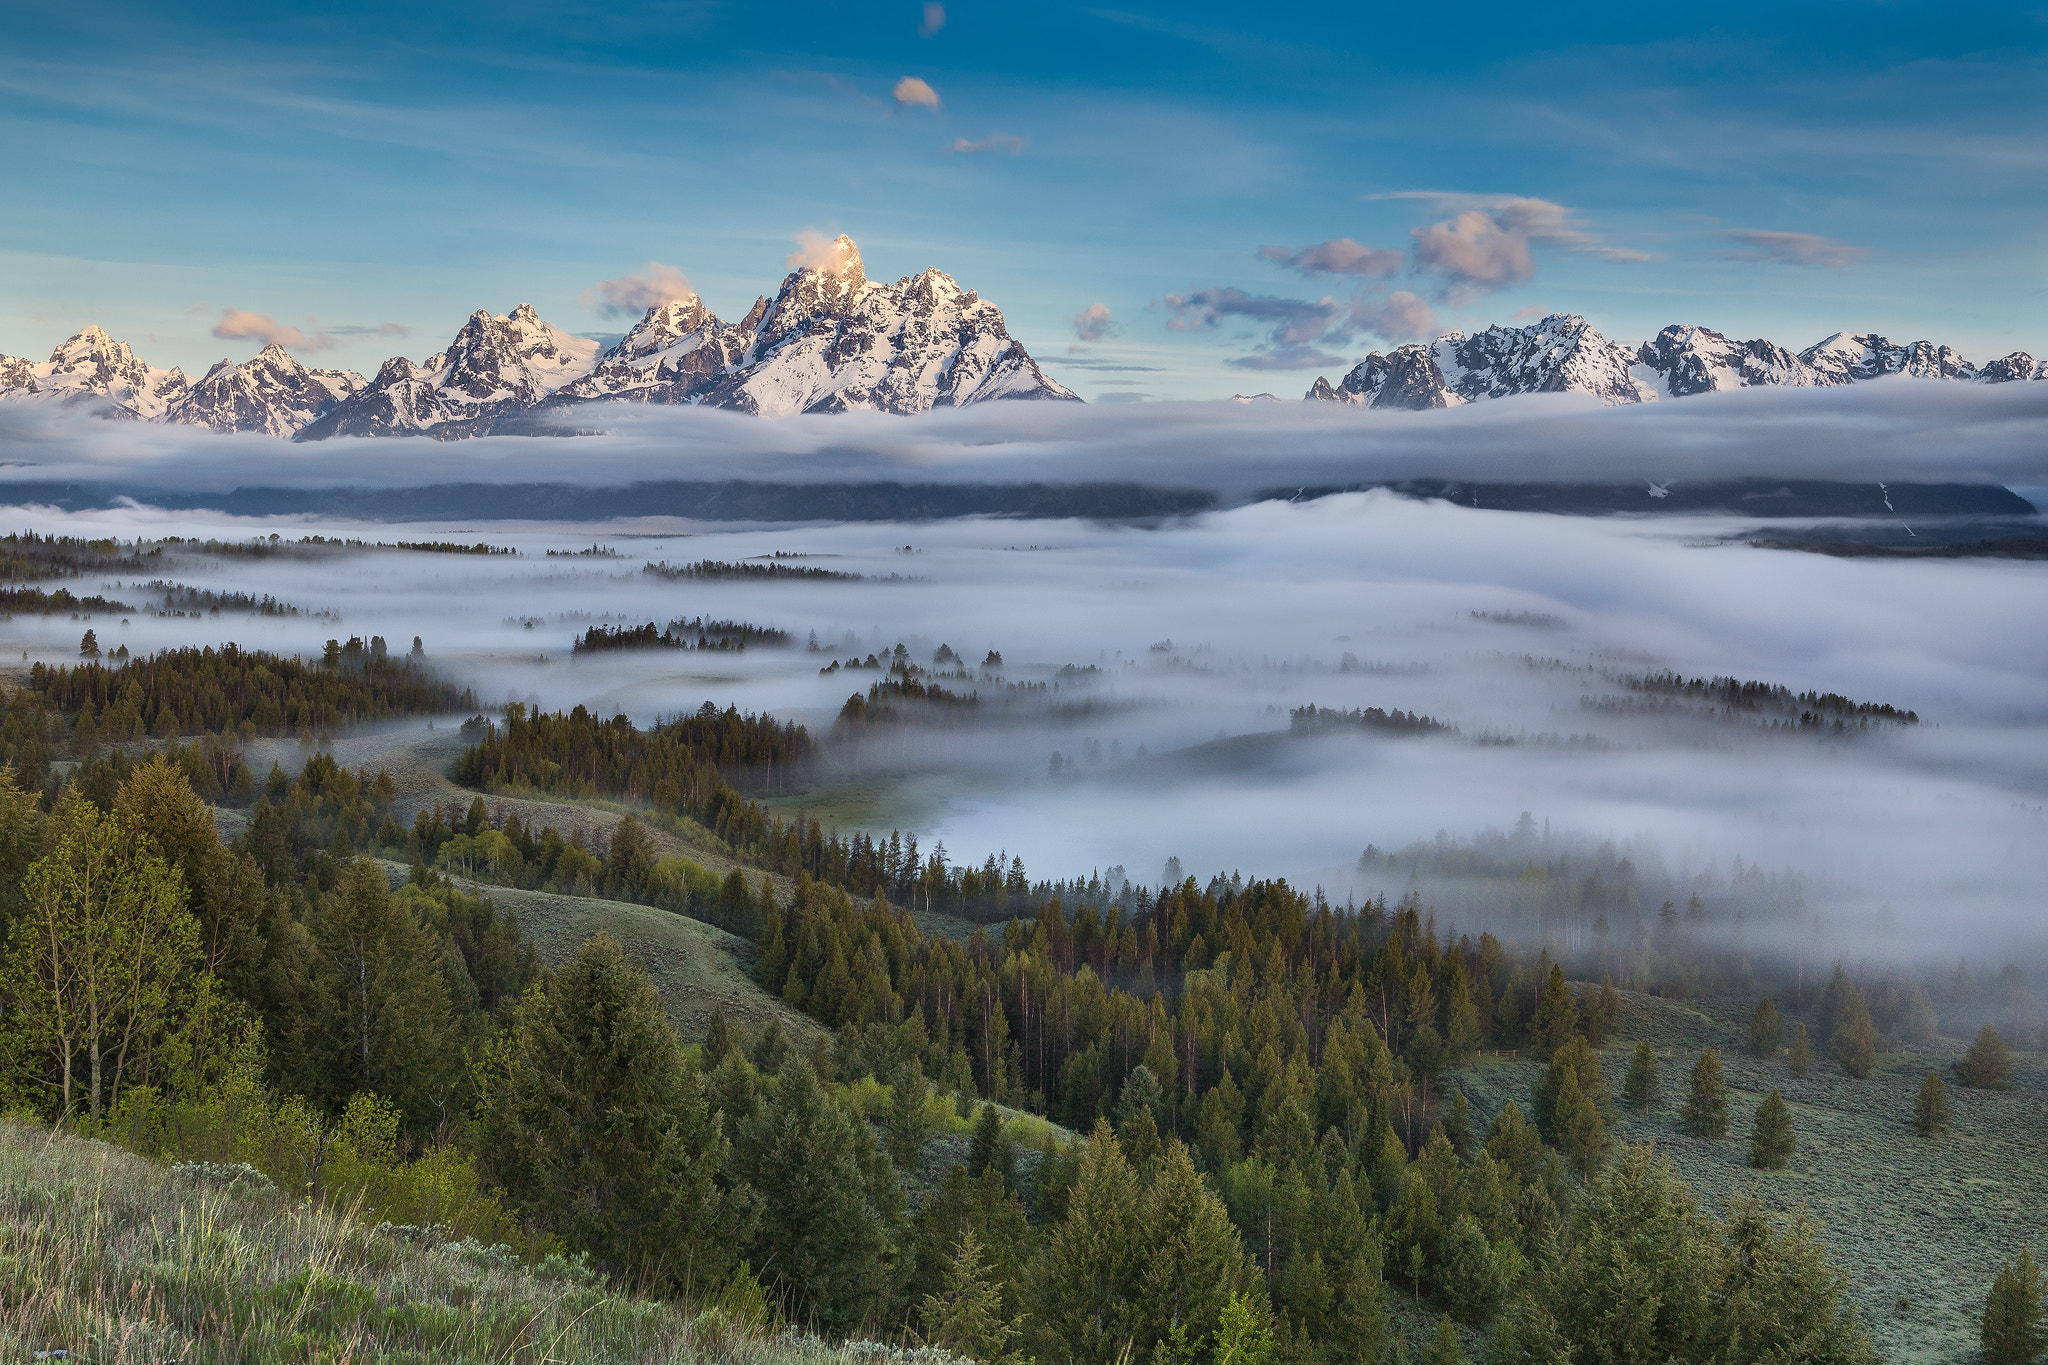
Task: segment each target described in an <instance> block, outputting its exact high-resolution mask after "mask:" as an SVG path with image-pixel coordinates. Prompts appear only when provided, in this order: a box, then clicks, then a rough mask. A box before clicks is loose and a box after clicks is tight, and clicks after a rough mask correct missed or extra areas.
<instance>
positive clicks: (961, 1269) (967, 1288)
mask: <svg viewBox="0 0 2048 1365" xmlns="http://www.w3.org/2000/svg"><path fill="white" fill-rule="evenodd" d="M945 1276H946V1278H945V1287H944V1289H942V1290H941V1291H939V1292H938V1293H935V1294H927V1295H925V1296H924V1302H923V1304H922V1305H920V1308H919V1312H920V1314H921V1315H922V1316H923V1318H924V1344H925V1345H927V1346H937V1347H939V1348H941V1349H943V1350H947V1351H951V1352H952V1353H953V1354H954V1355H956V1356H961V1357H964V1358H966V1359H968V1360H974V1361H979V1362H980V1363H981V1365H1011V1362H1014V1361H1017V1360H1020V1359H1021V1357H1020V1356H1019V1354H1018V1353H1017V1352H1015V1351H1013V1350H1011V1349H1010V1342H1011V1339H1012V1338H1014V1337H1015V1336H1016V1335H1017V1329H1016V1328H1015V1327H1012V1326H1011V1325H1010V1324H1009V1323H1007V1322H1005V1321H1004V1320H1003V1291H1002V1288H1001V1286H1000V1285H998V1284H996V1283H995V1281H994V1276H993V1275H992V1274H991V1272H990V1267H989V1265H988V1264H987V1262H986V1261H984V1260H983V1259H982V1249H981V1241H980V1239H979V1238H977V1237H976V1236H975V1235H974V1229H973V1228H965V1229H962V1231H961V1233H960V1240H959V1242H958V1243H956V1244H955V1245H954V1247H953V1250H952V1254H951V1255H950V1256H949V1257H947V1260H946V1269H945Z"/></svg>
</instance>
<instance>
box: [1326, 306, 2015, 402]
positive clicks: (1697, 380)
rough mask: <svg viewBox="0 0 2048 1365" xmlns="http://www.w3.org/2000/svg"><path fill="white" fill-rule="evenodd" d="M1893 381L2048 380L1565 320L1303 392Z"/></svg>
mask: <svg viewBox="0 0 2048 1365" xmlns="http://www.w3.org/2000/svg"><path fill="white" fill-rule="evenodd" d="M1886 375H1905V376H1907V377H1909V378H1915V379H1948V380H1962V381H1970V382H1978V383H2006V382H2010V381H2013V380H2025V379H2040V378H2043V377H2044V374H2043V367H2042V366H2040V365H2038V364H2037V363H2036V362H2035V360H2034V358H2033V357H2032V356H2030V355H2028V354H2026V353H2025V352H2024V351H2015V352H2014V353H2013V354H2011V355H2009V356H2006V357H2005V358H2004V359H2002V360H1994V361H1992V362H1991V363H1990V364H1989V365H1986V366H1984V367H1983V368H1982V369H1981V370H1980V369H1978V368H1977V367H1976V366H1974V365H1972V364H1971V363H1970V362H1969V361H1967V360H1965V359H1964V358H1963V357H1962V356H1961V355H1960V354H1958V353H1957V352H1956V351H1955V350H1954V349H1953V348H1951V347H1948V346H1937V345H1935V344H1934V343H1933V342H1928V341H1916V342H1913V343H1912V344H1911V345H1907V346H1900V345H1895V344H1894V343H1892V342H1891V341H1888V340H1887V339H1885V338H1884V337H1881V336H1875V335H1871V334H1868V333H1857V334H1853V335H1852V334H1849V333H1845V332H1837V333H1836V334H1835V335H1834V336H1831V337H1829V338H1828V339H1827V340H1825V341H1822V342H1818V343H1816V344H1815V345H1813V346H1809V347H1808V348H1807V349H1806V350H1804V351H1800V352H1798V353H1797V354H1795V353H1793V352H1792V351H1789V350H1787V349H1786V348H1785V347H1783V346H1780V345H1778V344H1777V343H1775V342H1771V341H1762V340H1757V341H1734V340H1731V339H1730V338H1728V337H1725V336H1723V335H1722V334H1721V333H1719V332H1715V331H1711V330H1709V329H1707V328H1705V327H1696V326H1689V325H1673V326H1670V327H1666V328H1665V329H1664V330H1663V331H1661V332H1659V333H1657V335H1656V337H1655V338H1654V339H1653V340H1651V341H1647V342H1645V343H1643V344H1642V345H1641V346H1634V347H1632V346H1627V345H1623V344H1620V343H1617V342H1612V341H1609V340H1607V338H1605V337H1603V336H1601V335H1600V333H1599V332H1598V331H1597V330H1595V329H1594V328H1593V327H1592V326H1590V325H1588V324H1587V322H1586V320H1585V319H1584V318H1580V317H1574V316H1571V315H1569V314H1562V313H1557V314H1552V315H1551V316H1550V317H1547V318H1544V319H1543V320H1542V321H1541V322H1537V323H1534V324H1532V325H1530V326H1528V327H1489V328H1487V329H1486V330H1485V331H1484V332H1481V333H1479V334H1478V335H1476V336H1469V337H1468V336H1466V335H1465V334H1464V333H1462V332H1451V333H1449V334H1447V335H1445V336H1441V337H1438V338H1437V339H1436V340H1435V341H1432V342H1428V343H1417V344H1411V345H1407V346H1399V347H1396V348H1395V349H1394V350H1393V351H1391V352H1388V353H1386V354H1384V355H1382V354H1380V353H1378V352H1375V353H1374V354H1372V355H1369V356H1367V357H1366V358H1365V359H1364V360H1361V361H1360V362H1358V364H1357V365H1356V366H1354V367H1353V368H1352V370H1351V372H1350V373H1349V374H1347V375H1345V376H1344V378H1343V380H1342V381H1341V382H1339V383H1337V384H1335V385H1332V384H1331V383H1330V382H1329V381H1328V380H1326V379H1321V378H1319V379H1317V380H1316V382H1315V383H1314V385H1312V386H1311V387H1310V388H1309V391H1308V393H1307V394H1306V395H1305V397H1306V398H1309V399H1317V400H1322V401H1335V402H1349V403H1357V404H1360V405H1363V406H1366V407H1374V408H1406V409H1415V410H1420V409H1427V408H1441V407H1450V406H1454V405H1456V404H1459V403H1471V402H1477V401H1479V400H1480V399H1485V398H1507V397H1511V396H1513V395H1516V394H1524V393H1583V394H1587V395H1590V396H1592V397H1594V398H1598V399H1599V400H1600V401H1601V402H1603V403H1606V404H1609V405H1619V404H1628V403H1648V402H1655V401H1657V400H1658V399H1660V398H1684V397H1688V396H1690V395H1693V394H1699V393H1714V392H1719V391H1722V390H1726V389H1741V388H1753V387H1756V386H1759V385H1789V386H1796V387H1810V386H1816V385H1828V384H1853V383H1857V382H1860V381H1862V380H1866V379H1881V378H1883V377H1885V376H1886Z"/></svg>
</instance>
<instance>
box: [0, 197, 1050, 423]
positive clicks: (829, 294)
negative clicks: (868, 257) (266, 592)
mask: <svg viewBox="0 0 2048 1365" xmlns="http://www.w3.org/2000/svg"><path fill="white" fill-rule="evenodd" d="M826 254H827V256H828V260H827V262H826V264H824V265H822V266H815V267H814V266H806V267H804V268H802V269H799V270H796V271H793V272H792V273H791V274H790V275H789V276H788V278H786V279H785V280H783V282H782V286H781V288H780V289H778V290H777V291H776V293H775V297H774V298H773V299H769V298H765V297H764V298H761V299H759V300H757V301H756V302H755V304H754V306H753V308H752V309H751V310H750V311H749V312H748V314H747V316H746V317H745V318H744V319H742V320H741V321H740V322H738V323H727V322H722V321H720V320H719V319H718V318H717V317H716V316H715V315H714V314H712V313H711V312H710V311H709V310H708V309H706V308H705V307H704V303H703V300H701V299H699V298H698V297H697V296H696V295H695V294H691V295H688V296H687V297H684V298H680V299H675V300H671V301H669V302H666V303H662V304H660V305H658V306H656V307H653V308H650V309H648V310H647V314H646V316H645V317H643V318H641V319H640V321H639V322H638V323H637V324H635V326H634V327H633V330H632V331H630V332H628V333H627V334H626V336H625V337H624V338H623V339H622V340H621V341H620V342H619V343H618V344H617V345H616V346H613V347H611V348H610V349H608V350H606V349H602V348H601V347H600V346H599V344H598V343H597V342H595V341H591V340H589V339H587V338H584V337H578V336H572V335H570V334H569V333H567V332H564V331H563V330H562V329H561V328H559V327H556V326H555V325H553V324H552V323H549V322H546V321H544V320H543V319H542V318H541V317H540V315H539V314H538V313H536V312H535V311H534V309H533V307H532V305H530V304H524V303H522V304H520V305H519V306H518V307H517V308H515V309H513V310H512V311H511V313H509V314H506V315H504V316H495V315H493V314H491V313H487V312H483V311H478V312H476V313H474V314H472V315H471V316H470V318H469V320H468V321H467V322H465V323H464V324H463V325H462V330H461V331H460V332H458V333H457V334H456V336H455V340H454V341H453V342H451V343H450V344H449V346H448V348H447V349H446V350H444V351H442V352H440V353H439V354H437V355H433V356H429V357H428V358H427V359H425V360H424V361H418V362H415V361H412V360H409V359H407V358H406V357H404V356H394V357H393V358H392V359H390V360H387V361H385V362H384V364H383V367H382V368H380V369H379V370H378V371H377V374H376V377H375V378H372V379H364V378H363V376H361V375H359V374H356V373H354V372H353V371H349V370H316V369H310V368H308V367H306V366H305V365H302V364H300V363H299V361H297V360H296V359H294V358H293V357H292V355H291V354H290V353H289V352H287V351H286V350H284V349H283V348H282V347H280V346H277V345H269V346H265V347H264V348H263V349H262V351H260V352H258V353H257V355H256V356H255V357H254V358H253V359H250V360H247V361H244V362H243V363H242V364H240V365H231V364H229V363H228V362H227V361H225V360H223V361H222V362H220V364H218V365H216V366H214V367H213V369H211V370H209V371H208V372H207V374H206V375H205V377H204V378H202V379H200V380H198V381H197V382H196V383H195V382H193V381H191V380H189V379H188V378H187V377H186V376H185V374H184V372H183V371H181V370H176V369H171V370H159V369H156V368H154V367H152V366H150V365H148V364H146V363H144V362H143V361H142V360H141V359H139V358H138V357H137V356H136V355H135V353H134V351H133V350H131V349H130V348H129V346H128V345H127V343H125V342H119V341H115V340H114V339H113V338H112V337H110V336H108V335H107V333H106V332H105V331H104V330H102V329H101V328H99V327H97V326H92V327H87V328H86V329H85V330H84V331H81V332H79V333H78V334H77V335H76V336H74V337H71V338H70V339H69V340H67V341H65V342H64V343H63V344H62V345H61V346H59V347H58V348H57V349H56V351H55V352H54V353H52V355H51V357H50V359H49V360H48V361H45V362H41V363H38V362H34V361H30V360H25V359H20V358H17V357H13V356H0V402H35V403H50V404H55V405H59V406H63V407H72V408H78V409H82V410H86V411H91V412H95V413H98V414H100V415H103V416H108V417H115V418H125V419H135V420H140V421H145V422H170V423H181V424H185V425H190V426H201V427H208V428H211V429H212V430H214V431H223V432H244V431H246V432H263V433H265V434H267V435H271V436H287V437H290V438H292V439H293V440H299V441H317V440H323V439H325V438H327V437H329V436H432V437H434V438H436V439H439V440H459V439H462V438H464V437H469V436H482V435H486V434H488V433H490V432H493V431H507V430H546V429H549V428H550V427H551V426H552V427H559V425H560V424H561V422H560V419H562V418H564V417H566V416H568V415H569V414H571V413H573V412H574V411H575V410H577V409H579V408H583V407H585V406H587V405H590V404H598V403H620V402H632V403H688V404H699V405H703V406H706V407H717V408H728V409H732V410H734V411H738V412H745V413H752V414H756V415H759V416H763V417H780V416H786V415H788V414H791V413H799V412H850V411H856V410H869V411H880V412H893V413H919V412H927V411H929V410H931V409H932V408H935V407H964V406H967V405H969V404H974V403H984V402H990V401H994V400H997V399H1026V398H1043V399H1063V400H1070V401H1074V402H1078V401H1080V400H1079V398H1078V396H1077V395H1075V394H1074V393H1073V392H1072V391H1070V390H1068V389H1067V388H1065V387H1064V386H1062V385H1061V384H1059V383H1058V382H1056V381H1054V380H1052V379H1049V378H1047V377H1046V375H1045V373H1044V372H1043V371H1042V370H1040V369H1039V368H1038V363H1037V362H1036V361H1034V360H1033V359H1032V358H1031V356H1030V355H1029V353H1027V352H1026V351H1025V349H1024V347H1023V346H1022V345H1021V344H1020V343H1018V342H1017V341H1016V340H1015V339H1014V338H1013V337H1011V335H1010V333H1009V330H1008V328H1007V327H1005V326H1004V324H1003V315H1002V312H1001V310H1000V309H998V308H997V307H996V306H995V305H994V304H992V303H990V302H989V301H988V300H986V299H983V298H981V297H979V296H978V295H976V294H975V293H974V291H973V290H971V289H962V288H961V287H960V286H959V285H957V284H955V283H954V282H953V280H952V278H951V277H950V276H948V275H946V274H944V273H942V272H940V271H937V270H925V271H923V272H921V273H919V274H916V275H912V276H909V277H907V278H905V279H901V280H898V281H896V282H895V283H894V284H875V283H873V282H872V281H870V280H869V279H868V278H867V275H866V272H865V270H864V269H863V268H862V264H861V259H860V251H859V248H857V247H856V246H855V245H854V244H853V242H852V240H851V239H849V238H846V237H841V238H839V239H838V241H836V242H834V243H832V244H831V247H830V249H829V250H828V252H827V253H826Z"/></svg>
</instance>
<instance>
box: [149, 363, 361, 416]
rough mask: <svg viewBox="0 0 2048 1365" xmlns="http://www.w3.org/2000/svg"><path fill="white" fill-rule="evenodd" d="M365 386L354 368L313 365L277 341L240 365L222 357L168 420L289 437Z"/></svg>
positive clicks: (171, 411) (173, 409) (168, 414)
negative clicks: (309, 365) (306, 363)
mask: <svg viewBox="0 0 2048 1365" xmlns="http://www.w3.org/2000/svg"><path fill="white" fill-rule="evenodd" d="M363 385H364V379H363V377H362V376H361V375H359V374H357V373H356V372H355V371H353V370H316V369H311V368H309V367H307V366H306V365H304V364H302V363H301V362H300V361H299V359H298V358H297V357H296V356H294V355H292V353H291V352H289V351H287V350H285V348H284V347H282V346H280V345H278V344H277V343H276V342H274V341H273V342H270V343H268V344H267V345H265V346H264V348H263V349H262V350H260V351H258V352H257V353H256V354H255V355H254V356H252V357H250V358H249V359H248V360H245V361H243V362H242V363H241V364H239V365H235V364H232V363H230V362H229V361H226V360H223V361H221V362H220V363H219V364H217V365H215V366H214V367H213V368H212V369H210V370H208V371H207V372H206V375H205V377H204V378H202V379H200V380H199V381H198V382H197V383H195V384H193V385H192V387H191V389H190V390H189V391H188V392H187V393H186V395H185V397H184V398H183V399H182V400H180V401H179V403H178V404H177V405H176V406H174V407H173V408H172V409H171V410H170V411H169V412H168V413H167V414H166V415H165V418H164V420H165V421H167V422H175V423H179V424H182V425H186V426H197V427H208V428H210V429H212V430H214V431H260V432H262V433H263V434H265V435H267V436H290V435H292V434H293V433H294V432H296V431H298V430H299V429H300V428H301V427H304V426H305V425H306V424H307V423H309V422H312V421H314V420H316V419H317V418H320V417H322V416H324V415H326V414H327V413H328V412H330V411H332V410H333V409H334V408H335V407H336V406H338V405H339V404H340V403H341V402H342V401H343V400H345V399H347V398H348V397H349V396H350V395H352V394H354V393H356V392H357V391H358V390H360V389H362V387H363Z"/></svg>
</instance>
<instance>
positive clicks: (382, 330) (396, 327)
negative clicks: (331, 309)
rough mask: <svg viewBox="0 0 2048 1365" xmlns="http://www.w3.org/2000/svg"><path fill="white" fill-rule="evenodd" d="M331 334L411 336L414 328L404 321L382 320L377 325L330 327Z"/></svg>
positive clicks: (340, 335) (341, 335) (349, 335)
mask: <svg viewBox="0 0 2048 1365" xmlns="http://www.w3.org/2000/svg"><path fill="white" fill-rule="evenodd" d="M327 332H328V334H329V335H330V336H338V337H409V336H411V335H412V328H410V327H408V326H406V325H405V324H404V323H402V322H380V323H378V324H377V325H376V326H375V327H366V326H359V325H356V324H350V325H348V326H346V327H329V328H328V329H327Z"/></svg>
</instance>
